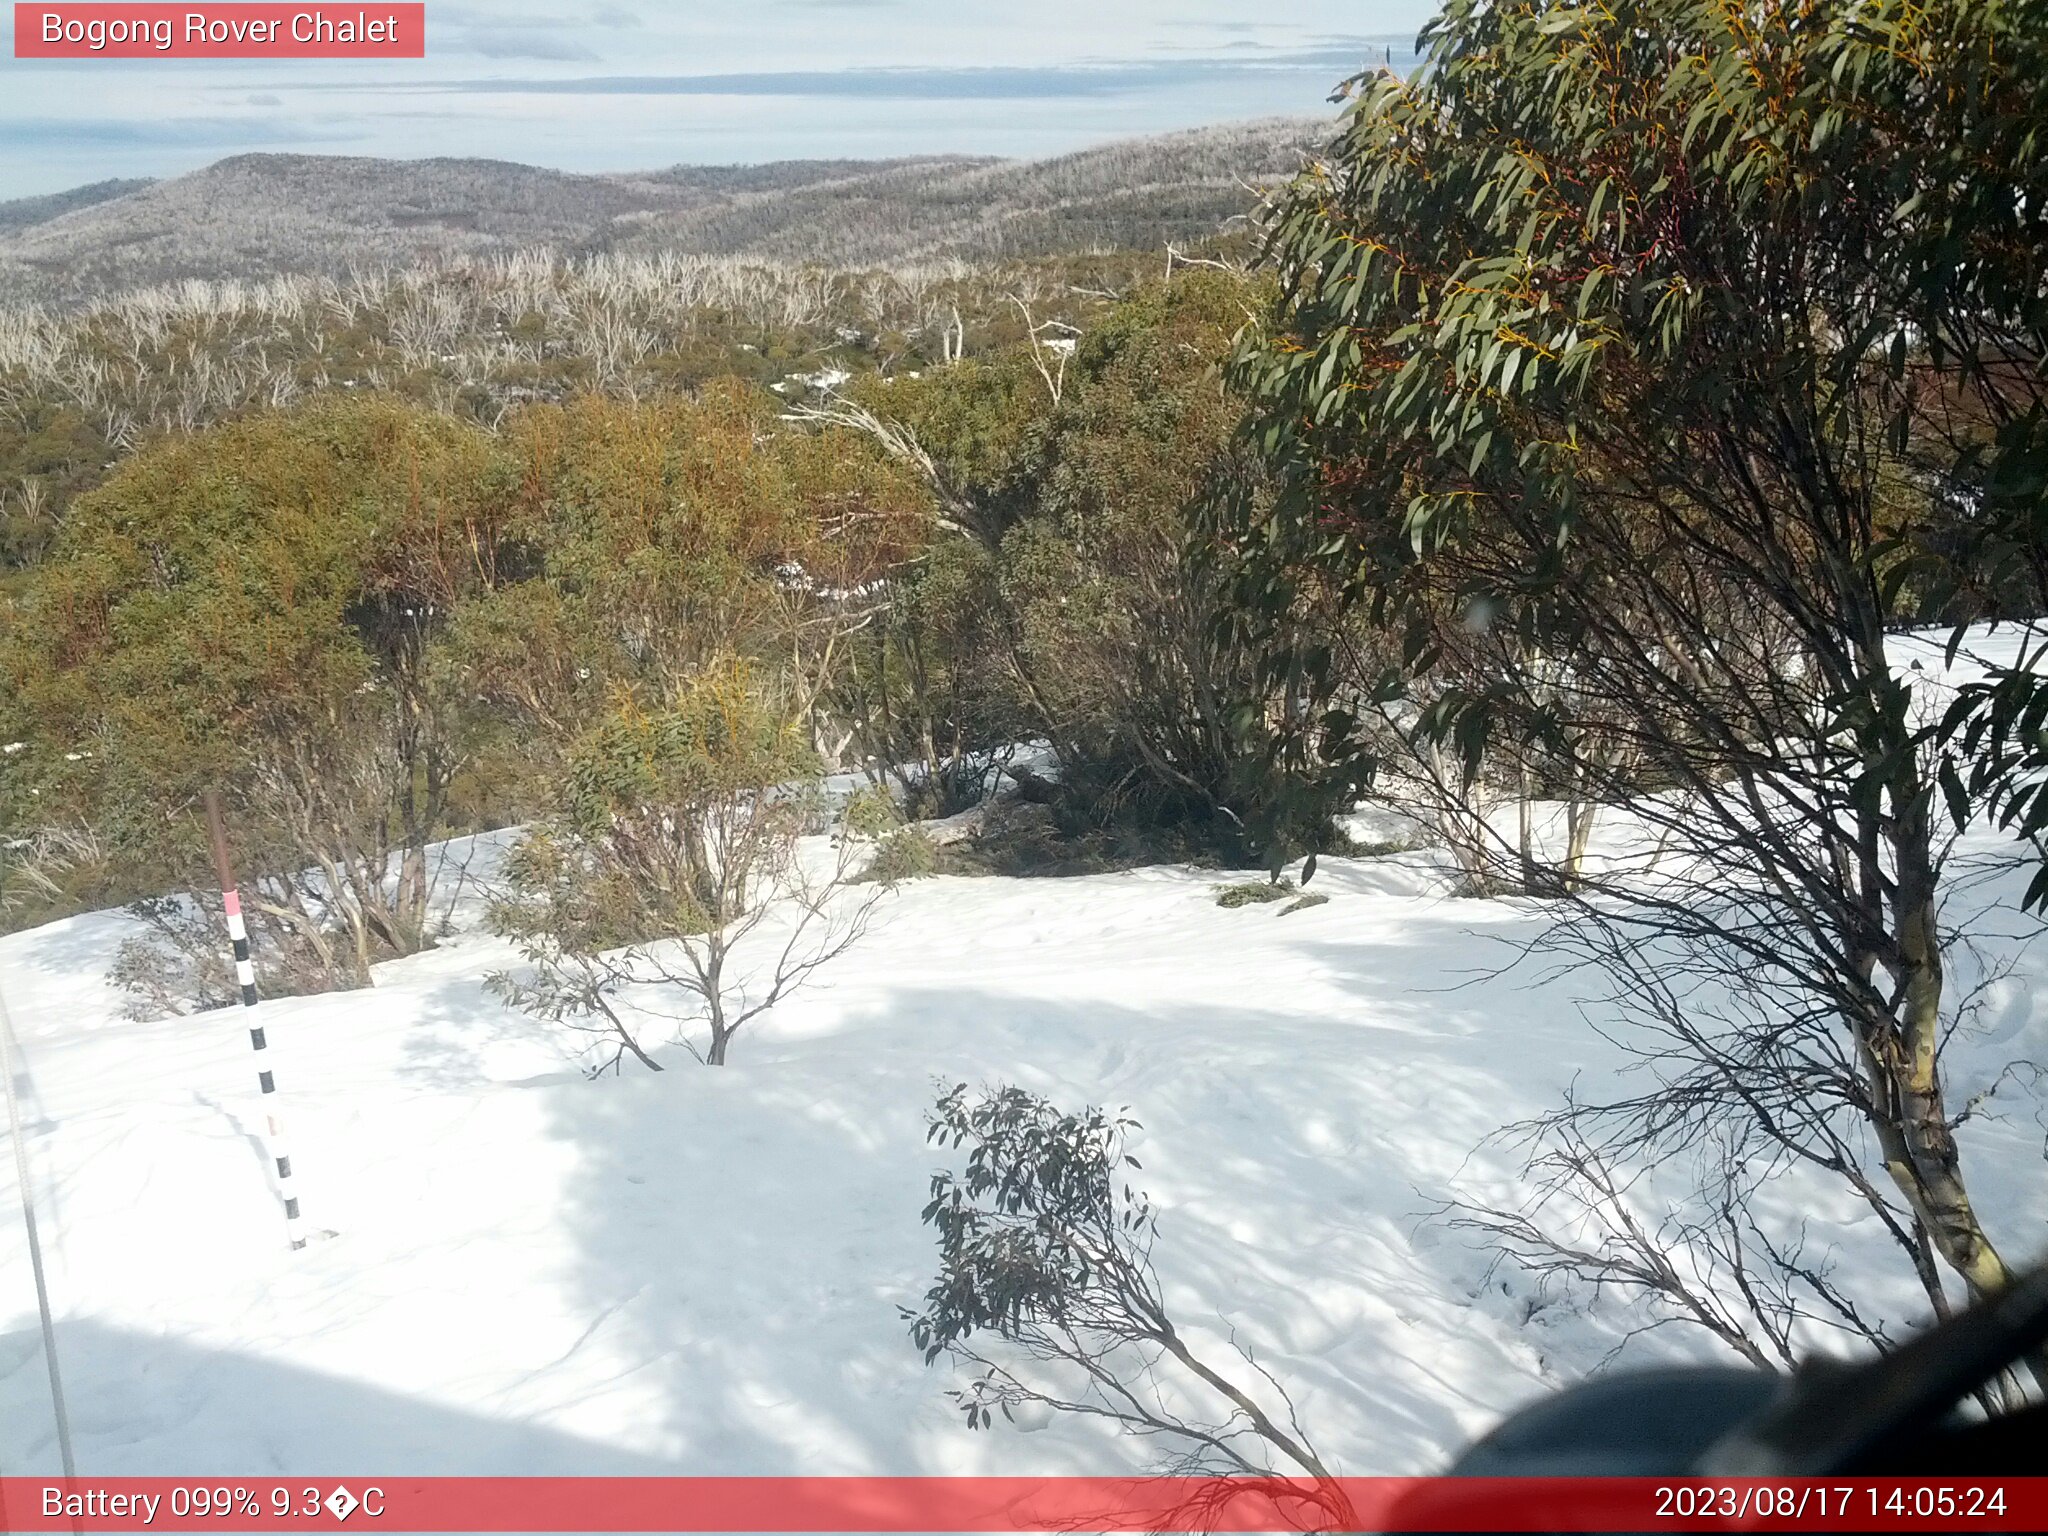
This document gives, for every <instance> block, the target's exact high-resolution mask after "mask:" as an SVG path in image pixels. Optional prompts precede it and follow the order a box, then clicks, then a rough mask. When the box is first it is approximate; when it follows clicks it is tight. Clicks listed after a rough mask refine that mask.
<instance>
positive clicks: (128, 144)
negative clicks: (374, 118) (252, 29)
mask: <svg viewBox="0 0 2048 1536" xmlns="http://www.w3.org/2000/svg"><path fill="white" fill-rule="evenodd" d="M359 136H360V135H359V134H358V133H356V132H354V131H352V130H349V129H346V128H344V127H342V126H341V125H339V124H333V123H328V124H324V125H317V126H316V125H315V124H313V123H310V122H303V121H296V120H290V119H285V118H275V117H268V118H264V117H168V118H149V117H0V146H5V147H9V148H19V149H63V150H67V151H68V150H73V149H165V148H183V147H194V148H206V149H213V148H238V147H246V146H248V145H252V144H329V143H340V142H344V141H347V140H350V139H354V138H357V137H359Z"/></svg>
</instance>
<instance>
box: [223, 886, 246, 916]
mask: <svg viewBox="0 0 2048 1536" xmlns="http://www.w3.org/2000/svg"><path fill="white" fill-rule="evenodd" d="M220 899H221V900H222V901H223V902H224V903H226V905H227V909H228V916H229V917H240V916H241V915H242V893H241V892H240V891H222V892H221V893H220Z"/></svg>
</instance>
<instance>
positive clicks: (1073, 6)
mask: <svg viewBox="0 0 2048 1536" xmlns="http://www.w3.org/2000/svg"><path fill="white" fill-rule="evenodd" d="M1432 9H1433V7H1432V6H1430V5H1428V4H1425V3H1417V0H1375V3H1368V4H1367V5H1364V6H1362V7H1361V6H1358V5H1355V4H1346V3H1342V0H1283V3H1281V4H1279V5H1276V6H1272V7H1269V8H1267V12H1266V14H1265V15H1263V16H1262V18H1261V19H1260V20H1258V21H1255V22H1247V21H1243V20H1240V19H1238V17H1239V16H1241V14H1242V12H1241V8H1239V7H1237V6H1236V5H1234V4H1232V3H1225V0H1182V3H1178V4H1174V3H1169V0H1131V3H1129V4H1127V5H1125V6H1121V7H1118V8H1117V9H1116V11H1115V13H1114V14H1110V13H1107V12H1106V11H1105V9H1104V8H1102V7H1099V6H1093V5H1091V4H1089V3H1087V0H1051V3H1050V4H1049V5H1047V6H1045V7H1042V8H1041V9H1040V11H1039V12H1038V13H1037V14H1035V15H1033V16H1029V17H1025V16H1021V15H1017V14H1013V13H1005V14H1001V15H978V14H961V13H957V12H955V11H953V10H951V9H949V8H947V7H945V6H943V5H942V4H940V3H939V0H756V3H751V4H750V3H747V0H698V3H696V4H693V5H691V6H690V7H688V8H687V9H683V8H658V7H654V6H649V5H640V4H633V3H617V0H586V3H584V4H580V5H574V6H560V5H548V4H545V3H543V0H503V3H501V4H497V5H494V6H492V7H490V8H488V9H485V8H483V7H479V6H476V5H473V4H466V3H457V0H429V4H428V8H427V25H428V33H427V36H428V44H427V57H426V58H425V59H424V60H405V61H391V60H366V61H339V60H320V61H303V62H298V63H293V64H290V65H285V64H281V63H279V62H276V61H271V60H178V61H157V60H116V59H107V60H93V61H78V60H32V59H15V58H11V57H10V58H9V59H8V61H7V62H8V66H9V67H10V69H11V70H12V73H11V75H10V76H9V79H8V85H9V90H8V93H7V105H6V107H5V108H4V109H0V151H4V153H0V200H6V201H11V200H17V199H21V198H28V197H37V196H45V195H50V194H54V193H61V192H66V191H70V190H72V189H75V188H78V187H83V186H89V185H92V184H94V183H98V182H103V181H114V180H134V179H144V178H146V179H152V180H165V179H170V178H173V177H176V176H180V175H184V174H187V173H189V172H192V171H195V170H199V169H202V168H204V167H205V166H208V165H211V164H213V163H215V162H217V161H220V160H223V159H228V158H232V157H234V156H236V155H240V154H252V153H278V154H317V155H330V156H357V157H363V158H373V159H384V160H415V159H426V158H446V159H490V160H502V161H508V162H511V163H515V164H521V165H528V166H535V167H540V168H544V169H548V170H556V171H562V172H568V173H572V174H586V175H587V174H597V175H603V174H612V175H617V174H625V173H630V172H632V171H635V170H647V169H657V168H664V167H668V166H676V165H705V166H713V165H757V164H766V163H771V162H775V161H783V160H878V159H897V158H904V157H909V156H924V155H932V156H955V155H973V156H982V155H986V156H993V157H996V158H1001V159H1020V160H1036V159H1043V158H1047V157H1051V156H1057V155H1060V154H1065V153H1069V152H1072V151H1075V150H1079V149H1084V148H1089V147H1092V146H1095V145H1099V144H1103V143H1109V142H1114V141H1116V140H1119V139H1129V138H1140V137H1147V136H1151V135H1155V134H1160V133H1169V132H1175V131H1180V130H1186V129H1193V128H1199V127H1205V126H1209V125H1212V124H1218V123H1227V122H1240V121H1246V120H1251V119H1258V118H1270V117H1298V116H1314V115H1317V114H1319V113H1324V112H1327V111H1328V110H1329V96H1330V92H1331V90H1332V89H1333V88H1334V87H1335V86H1336V85H1337V84H1338V82H1339V81H1341V80H1342V79H1344V78H1345V77H1346V76H1348V75H1350V74H1352V73H1355V72H1356V71H1357V70H1358V69H1359V68H1362V67H1364V65H1365V64H1366V63H1367V62H1368V61H1369V60H1371V59H1374V58H1376V57H1378V55H1379V53H1380V51H1381V50H1383V49H1387V50H1390V51H1391V56H1392V59H1393V62H1394V63H1395V64H1396V65H1397V66H1400V65H1403V64H1405V63H1408V62H1410V61H1412V57H1413V54H1412V46H1411V45H1412V40H1413V38H1414V35H1415V32H1416V30H1417V29H1418V28H1419V27H1420V26H1421V24H1422V23H1423V21H1424V20H1425V19H1426V18H1427V16H1428V15H1429V14H1430V12H1431V10H1432ZM1233 13H1235V14H1233ZM0 26H4V27H5V30H6V34H7V37H8V39H9V47H8V50H7V51H8V52H9V54H11V52H12V46H11V44H12V35H13V22H12V17H11V15H9V14H7V13H4V12H0ZM107 72H112V74H111V75H110V74H109V73H107Z"/></svg>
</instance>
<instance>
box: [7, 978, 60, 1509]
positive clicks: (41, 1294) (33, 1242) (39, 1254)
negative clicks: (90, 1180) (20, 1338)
mask: <svg viewBox="0 0 2048 1536" xmlns="http://www.w3.org/2000/svg"><path fill="white" fill-rule="evenodd" d="M14 1053H15V1040H14V1020H13V1019H11V1018H9V1017H8V1014H7V1000H6V999H5V998H4V997H0V1083H4V1085H5V1086H4V1089H0V1102H4V1103H5V1104H6V1106H7V1125H8V1130H9V1134H10V1136H11V1138H12V1140H13V1142H14V1172H15V1177H16V1178H17V1179H18V1180H19V1181H20V1185H21V1223H22V1226H23V1228H24V1229H26V1231H27V1234H28V1267H29V1271H30V1273H31V1274H33V1275H34V1277H35V1286H36V1313H37V1315H38V1317H39V1318H40V1319H41V1321H42V1326H43V1364H44V1366H45V1367H46V1368H47V1369H48V1371H49V1376H50V1411H51V1413H52V1414H53V1415H54V1416H55V1421H56V1426H57V1454H58V1455H59V1456H60V1457H62V1458H63V1462H64V1488H65V1491H66V1492H67V1493H68V1492H69V1491H70V1490H71V1486H72V1483H73V1482H74V1481H75V1480H76V1479H77V1477H78V1463H77V1461H76V1460H75V1459H74V1458H73V1456H72V1452H71V1415H70V1413H69V1411H68V1410H67V1409H66V1408H65V1406H64V1373H63V1372H62V1371H60V1370H59V1369H58V1368H57V1324H56V1321H55V1319H54V1318H53V1317H52V1316H51V1313H50V1282H49V1278H48V1277H47V1276H46V1275H45V1274H44V1273H43V1240H42V1235H41V1233H40V1232H39V1231H38V1230H37V1228H36V1197H35V1191H34V1190H33V1189H32V1188H31V1187H30V1182H29V1166H28V1139H27V1138H28V1132H27V1130H26V1128H25V1127H24V1126H23V1124H22V1119H21V1096H20V1094H19V1093H18V1092H17V1091H16V1089H15V1086H14V1074H15V1061H14ZM71 1524H72V1529H73V1530H76V1529H78V1522H77V1521H76V1520H74V1521H72V1523H71ZM7 1529H10V1527H9V1526H8V1525H7V1524H6V1522H5V1521H4V1520H0V1530H7Z"/></svg>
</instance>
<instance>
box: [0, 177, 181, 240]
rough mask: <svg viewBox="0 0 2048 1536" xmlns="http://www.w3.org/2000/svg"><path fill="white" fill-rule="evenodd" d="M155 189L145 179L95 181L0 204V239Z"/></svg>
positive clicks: (151, 183) (152, 184)
mask: <svg viewBox="0 0 2048 1536" xmlns="http://www.w3.org/2000/svg"><path fill="white" fill-rule="evenodd" d="M155 185H156V183H155V182H153V181H150V180H149V179H147V178H143V179H141V180H136V181H96V182H94V183H93V184H92V185H91V186H89V187H73V188H72V189H71V190H70V191H68V192H49V193H45V194H44V195H43V196H41V197H18V198H15V199H13V200H12V201H11V202H0V235H11V234H13V233H14V232H15V231H16V230H22V229H27V228H29V227H30V226H31V225H35V224H44V223H47V222H49V221H50V220H51V219H54V218H56V217H57V216H58V215H59V214H65V213H75V212H76V211H77V210H78V209H80V208H90V207H92V206H93V205H94V204H96V203H109V202H112V201H113V200H114V199H115V198H117V197H126V196H127V195H128V194H129V193H131V192H140V191H142V190H143V188H145V187H152V186H155Z"/></svg>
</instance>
